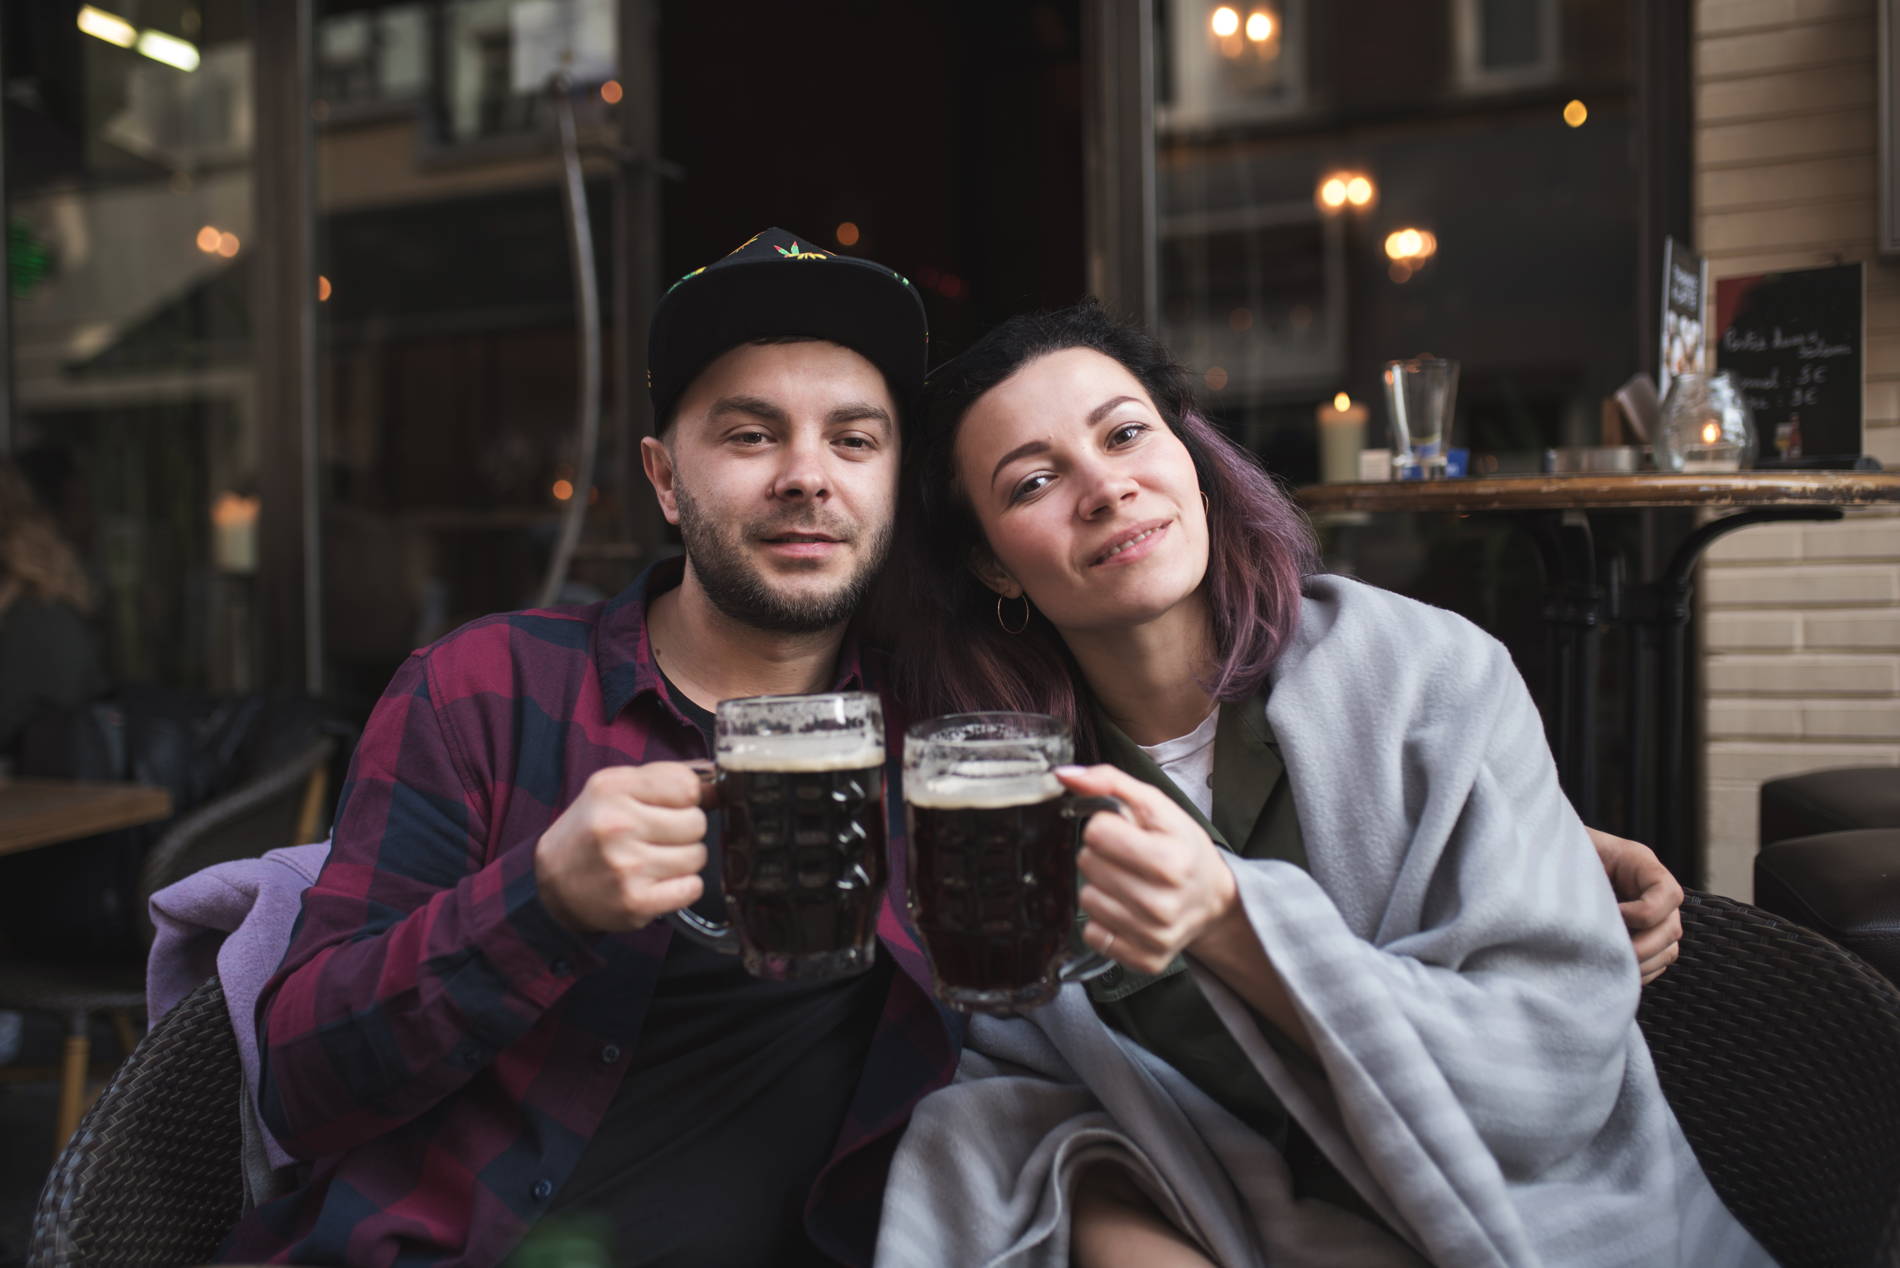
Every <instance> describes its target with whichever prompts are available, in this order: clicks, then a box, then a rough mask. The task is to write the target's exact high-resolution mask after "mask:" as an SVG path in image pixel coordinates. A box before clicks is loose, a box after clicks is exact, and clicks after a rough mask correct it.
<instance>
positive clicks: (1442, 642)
mask: <svg viewBox="0 0 1900 1268" xmlns="http://www.w3.org/2000/svg"><path fill="white" fill-rule="evenodd" d="M1510 663H1511V660H1510V653H1509V652H1507V651H1506V650H1505V649H1504V645H1503V644H1501V643H1499V642H1498V640H1497V639H1495V638H1493V637H1492V636H1491V635H1489V634H1487V633H1486V632H1485V631H1484V630H1482V629H1480V628H1478V627H1477V626H1476V625H1474V624H1472V623H1471V622H1470V621H1468V620H1466V619H1465V618H1464V617H1462V616H1460V615H1458V614H1457V613H1456V612H1451V611H1447V610H1446V609H1444V608H1438V607H1433V606H1432V605H1431V604H1429V603H1422V602H1420V601H1419V600H1417V599H1411V598H1407V597H1406V596H1405V595H1402V594H1395V593H1393V592H1392V591H1390V590H1383V589H1380V588H1379V587H1378V586H1374V585H1368V584H1367V583H1366V582H1363V581H1359V580H1356V579H1355V578H1352V577H1343V576H1339V575H1337V574H1333V573H1316V574H1314V575H1312V576H1309V577H1307V578H1306V579H1305V581H1304V582H1303V583H1302V584H1301V594H1300V619H1299V621H1298V623H1297V625H1296V626H1295V629H1294V635H1293V639H1292V641H1291V642H1290V643H1289V645H1288V647H1287V649H1286V652H1285V653H1284V654H1283V655H1282V657H1281V659H1280V662H1279V664H1278V666H1277V670H1278V674H1279V676H1282V677H1284V676H1286V675H1289V674H1292V673H1295V672H1298V671H1299V670H1301V669H1307V670H1311V671H1314V672H1325V673H1334V672H1337V671H1338V670H1339V669H1341V668H1342V667H1345V666H1349V665H1350V666H1353V667H1355V668H1358V669H1361V670H1370V671H1371V672H1374V673H1376V674H1378V675H1379V676H1381V677H1382V678H1385V679H1386V680H1387V681H1389V682H1390V681H1400V680H1405V679H1412V680H1415V681H1416V680H1419V679H1426V678H1430V679H1442V678H1444V677H1446V676H1450V677H1452V678H1467V677H1469V678H1473V679H1478V678H1485V677H1489V676H1491V675H1492V674H1495V673H1496V672H1498V671H1499V670H1500V669H1501V668H1503V667H1506V666H1509V665H1510Z"/></svg>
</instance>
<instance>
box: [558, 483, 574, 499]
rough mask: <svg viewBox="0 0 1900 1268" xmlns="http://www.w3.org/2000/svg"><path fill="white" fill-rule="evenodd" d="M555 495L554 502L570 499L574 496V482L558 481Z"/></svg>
mask: <svg viewBox="0 0 1900 1268" xmlns="http://www.w3.org/2000/svg"><path fill="white" fill-rule="evenodd" d="M553 493H554V500H555V501H556V502H565V501H567V500H568V499H569V498H571V497H573V496H574V485H573V482H572V481H569V480H556V481H555V482H554V489H553Z"/></svg>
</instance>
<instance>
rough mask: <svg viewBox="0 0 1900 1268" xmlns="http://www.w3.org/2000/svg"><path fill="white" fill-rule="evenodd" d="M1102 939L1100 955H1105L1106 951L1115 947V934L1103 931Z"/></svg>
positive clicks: (1110, 931)
mask: <svg viewBox="0 0 1900 1268" xmlns="http://www.w3.org/2000/svg"><path fill="white" fill-rule="evenodd" d="M1102 939H1103V940H1102V954H1103V955H1107V954H1108V949H1109V948H1110V947H1112V946H1114V945H1115V934H1114V932H1113V931H1112V930H1103V932H1102Z"/></svg>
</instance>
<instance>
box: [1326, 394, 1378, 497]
mask: <svg viewBox="0 0 1900 1268" xmlns="http://www.w3.org/2000/svg"><path fill="white" fill-rule="evenodd" d="M1317 415H1318V418H1319V478H1320V479H1321V480H1323V481H1325V482H1326V483H1327V484H1348V483H1351V482H1352V481H1354V480H1357V479H1358V478H1359V451H1360V450H1361V449H1363V448H1364V447H1365V443H1366V419H1367V417H1369V415H1370V411H1368V410H1367V409H1366V407H1365V405H1363V404H1362V403H1360V402H1358V401H1355V400H1353V399H1352V397H1350V396H1348V395H1346V394H1345V393H1344V392H1341V393H1339V394H1338V395H1337V396H1335V397H1333V399H1332V400H1330V401H1327V402H1325V403H1323V404H1321V405H1320V407H1319V410H1318V411H1317Z"/></svg>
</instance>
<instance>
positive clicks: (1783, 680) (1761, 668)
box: [1702, 653, 1900, 696]
mask: <svg viewBox="0 0 1900 1268" xmlns="http://www.w3.org/2000/svg"><path fill="white" fill-rule="evenodd" d="M1702 680H1703V682H1704V683H1705V684H1706V685H1707V687H1708V689H1709V691H1711V692H1714V693H1720V694H1729V695H1749V696H1763V695H1771V696H1893V695H1900V657H1895V656H1853V655H1833V656H1816V655H1811V654H1807V653H1795V654H1784V655H1780V656H1745V655H1735V654H1733V653H1717V654H1715V655H1712V656H1710V657H1708V659H1707V660H1706V661H1705V662H1704V664H1703V679H1702Z"/></svg>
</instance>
